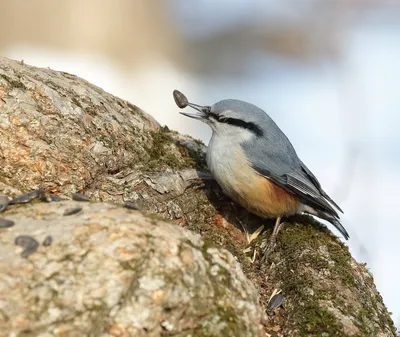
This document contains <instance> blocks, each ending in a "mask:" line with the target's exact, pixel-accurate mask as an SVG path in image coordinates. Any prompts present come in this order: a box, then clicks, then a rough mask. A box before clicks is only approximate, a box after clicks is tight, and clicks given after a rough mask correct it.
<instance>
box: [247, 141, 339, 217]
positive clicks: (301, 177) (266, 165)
mask: <svg viewBox="0 0 400 337" xmlns="http://www.w3.org/2000/svg"><path fill="white" fill-rule="evenodd" d="M282 137H283V138H280V139H276V140H278V141H275V142H271V139H270V140H266V139H260V138H258V139H257V141H250V142H246V143H243V144H242V147H243V149H244V152H245V154H246V156H247V159H248V160H249V162H250V164H251V165H252V167H253V168H254V170H256V171H257V172H258V173H259V174H261V175H263V176H265V177H266V178H268V179H270V180H271V181H273V182H274V183H275V184H277V185H278V186H280V187H282V188H283V189H284V190H286V191H288V192H290V193H292V194H294V195H295V196H296V197H297V198H298V199H299V200H300V201H301V202H303V203H304V204H306V205H309V206H311V207H313V208H315V209H319V210H322V211H325V212H328V213H329V214H331V215H333V216H335V217H338V214H337V212H336V211H335V209H334V208H333V207H332V206H331V205H330V204H329V202H332V204H333V205H335V206H336V204H335V203H334V202H333V201H332V199H331V198H329V196H327V194H326V193H325V192H324V191H323V190H322V188H321V185H320V183H319V182H318V180H317V178H316V177H315V176H314V175H313V174H312V173H311V171H310V170H309V169H308V168H307V167H306V166H305V165H304V164H303V162H302V161H301V160H300V159H299V158H298V157H297V154H296V151H295V150H294V148H293V146H292V144H291V143H290V142H289V140H287V138H286V136H284V135H283V134H282ZM267 142H268V143H267ZM328 201H329V202H328ZM338 209H339V210H340V208H339V207H338Z"/></svg>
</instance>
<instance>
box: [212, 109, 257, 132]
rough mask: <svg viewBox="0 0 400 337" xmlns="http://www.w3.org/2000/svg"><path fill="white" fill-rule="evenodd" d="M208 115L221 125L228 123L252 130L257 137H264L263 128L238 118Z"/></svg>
mask: <svg viewBox="0 0 400 337" xmlns="http://www.w3.org/2000/svg"><path fill="white" fill-rule="evenodd" d="M208 115H209V116H210V117H213V118H214V119H216V120H217V121H218V122H220V123H227V124H231V125H235V126H238V127H241V128H244V129H247V130H250V131H252V132H254V133H255V134H256V135H257V136H262V135H263V131H262V130H261V128H260V127H259V126H258V125H256V124H254V123H252V122H245V121H243V120H241V119H237V118H230V117H225V116H218V115H217V114H214V113H212V112H209V113H208Z"/></svg>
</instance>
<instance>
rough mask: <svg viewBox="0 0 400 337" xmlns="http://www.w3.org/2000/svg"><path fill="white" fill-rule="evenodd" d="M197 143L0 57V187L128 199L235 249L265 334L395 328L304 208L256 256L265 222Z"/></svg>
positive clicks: (87, 90)
mask: <svg viewBox="0 0 400 337" xmlns="http://www.w3.org/2000/svg"><path fill="white" fill-rule="evenodd" d="M171 99H172V93H171ZM204 154H205V146H204V145H203V144H202V143H201V142H199V141H197V140H194V139H191V138H189V137H186V136H182V135H180V134H178V133H176V132H173V131H170V130H168V129H167V128H165V127H164V128H163V127H160V126H159V125H158V123H157V122H156V121H154V119H153V118H152V117H150V116H149V115H147V114H146V113H144V112H143V111H142V110H140V109H139V108H138V107H136V106H134V105H132V104H130V103H128V102H126V101H124V100H121V99H119V98H116V97H114V96H112V95H110V94H108V93H106V92H104V91H103V90H101V89H100V88H98V87H95V86H93V85H92V84H90V83H88V82H86V81H84V80H82V79H80V78H78V77H76V76H74V75H70V74H67V73H63V72H57V71H53V70H50V69H39V68H35V67H31V66H27V65H24V64H22V63H19V62H15V61H11V60H8V59H4V58H0V194H5V195H8V196H10V197H13V196H16V195H17V194H20V193H22V192H28V191H29V190H30V189H34V188H43V189H44V190H45V191H46V193H47V194H48V195H60V196H65V197H69V196H70V195H71V194H72V193H74V192H81V193H85V194H87V195H88V196H90V198H91V200H93V201H103V202H104V201H112V202H115V203H123V202H127V201H129V202H133V203H135V204H136V205H137V207H138V208H139V209H140V210H142V211H144V212H147V213H150V214H157V215H159V216H160V217H162V218H163V219H166V220H170V221H171V222H173V223H175V224H176V225H177V226H181V227H185V228H187V229H189V230H191V231H194V232H196V233H199V234H200V235H201V236H202V238H203V240H204V242H205V243H204V244H205V245H207V246H209V245H212V246H216V247H221V246H222V247H224V248H226V249H227V250H229V251H230V252H231V253H232V254H233V255H234V256H236V258H237V259H238V261H239V262H240V264H241V266H242V268H243V270H244V272H245V274H246V275H247V277H248V278H249V279H250V280H251V281H252V282H253V284H254V285H255V286H256V287H257V289H258V291H259V294H260V303H261V306H262V307H263V309H264V318H263V329H264V330H265V332H267V333H268V334H270V335H274V334H275V335H277V336H318V337H320V336H362V337H364V336H395V334H396V332H395V328H394V325H393V322H392V320H391V318H390V315H389V313H388V311H387V309H386V307H385V305H384V304H383V301H382V298H381V296H380V295H379V293H378V292H377V290H376V288H375V285H374V281H373V278H372V275H371V274H370V273H369V272H368V270H367V269H366V267H365V265H362V264H359V263H357V262H356V261H355V260H354V259H353V258H352V257H351V255H350V254H349V251H348V249H347V247H346V246H345V245H343V244H342V243H341V242H340V241H339V239H337V238H336V237H335V236H334V235H332V234H331V233H330V232H329V230H327V229H326V228H325V227H324V226H323V225H321V224H319V223H317V222H316V221H314V220H312V219H311V218H309V217H306V216H302V217H296V218H293V219H290V221H289V222H290V223H289V224H287V225H286V226H285V227H284V229H283V230H282V231H281V232H280V233H279V235H278V240H277V247H276V249H275V251H274V252H273V253H272V254H271V255H270V257H269V260H268V261H267V262H266V263H264V264H263V263H261V255H262V251H263V249H264V246H265V243H266V241H267V239H268V237H269V235H270V233H271V228H272V222H269V221H265V220H262V219H260V218H257V217H255V216H252V215H249V214H248V213H247V212H246V211H245V210H243V209H242V208H240V207H239V206H238V205H236V204H235V203H233V202H232V201H231V200H230V199H229V198H227V197H226V196H225V195H224V194H223V193H222V191H221V190H220V188H219V187H218V185H217V184H216V183H215V181H214V180H213V179H212V178H211V176H210V175H209V174H208V173H207V168H206V164H205V158H204ZM49 207H50V206H49ZM11 211H12V210H7V211H6V213H5V217H7V212H11ZM18 212H25V208H24V207H22V208H18ZM26 212H28V209H26ZM261 225H264V228H265V231H263V232H262V233H261V234H260V235H258V236H257V237H255V238H252V239H251V240H248V237H247V235H246V232H249V233H252V232H254V230H255V229H257V228H259V227H260V226H261ZM1 230H2V229H0V231H1ZM1 235H2V232H0V237H1ZM249 241H251V242H249ZM229 282H235V280H230V281H229ZM274 289H281V290H282V292H281V294H282V295H283V298H284V302H283V306H279V307H277V308H274V309H273V310H267V304H268V301H269V298H270V296H271V294H272V292H273V290H274ZM177 296H178V295H177ZM280 296H281V295H280ZM0 300H1V299H0ZM270 305H271V303H270ZM0 317H1V316H0ZM255 324H256V323H255ZM254 331H256V330H254ZM195 335H196V334H194V335H193V336H195ZM21 336H22V335H21Z"/></svg>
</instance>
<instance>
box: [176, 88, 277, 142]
mask: <svg viewBox="0 0 400 337" xmlns="http://www.w3.org/2000/svg"><path fill="white" fill-rule="evenodd" d="M174 99H175V102H176V104H177V105H178V107H180V108H185V107H187V106H189V107H191V108H193V109H195V110H197V112H196V113H187V112H181V114H182V115H184V116H187V117H190V118H194V119H197V120H200V121H202V122H204V123H206V124H208V125H209V126H210V127H211V129H212V130H213V132H214V133H216V134H219V135H230V136H235V135H236V136H237V137H240V136H241V135H248V136H251V135H254V136H256V137H262V136H263V134H264V130H265V129H266V123H268V120H269V117H268V115H267V114H266V113H265V112H264V111H263V110H261V109H260V108H258V107H256V106H255V105H253V104H250V103H247V102H243V101H240V100H235V99H225V100H222V101H219V102H217V103H215V104H214V105H211V106H207V105H205V106H202V105H198V104H194V103H190V102H189V101H188V100H187V98H186V96H184V95H183V94H182V93H181V92H179V91H177V90H175V91H174Z"/></svg>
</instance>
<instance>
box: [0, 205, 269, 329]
mask: <svg viewBox="0 0 400 337" xmlns="http://www.w3.org/2000/svg"><path fill="white" fill-rule="evenodd" d="M72 207H80V208H82V210H81V211H80V212H78V213H77V214H74V215H69V216H65V215H63V214H64V212H65V210H67V209H70V208H72ZM7 217H8V218H10V219H12V220H13V221H15V223H16V225H15V227H13V228H12V229H11V230H9V231H7V232H3V233H1V234H0V244H1V246H0V256H1V259H0V299H1V300H0V336H9V335H11V332H13V333H14V335H15V336H25V337H26V336H32V337H33V336H57V335H62V336H77V337H78V336H79V337H82V336H89V335H90V336H137V337H140V336H182V337H183V336H188V335H192V336H198V335H202V336H233V335H235V334H236V333H237V334H238V335H240V336H257V335H258V333H259V332H261V330H260V327H261V325H260V318H261V317H262V314H261V308H260V306H259V304H258V294H257V291H256V288H255V287H254V285H253V284H252V283H251V282H250V281H249V280H248V279H246V277H245V276H244V274H243V271H242V269H241V268H240V265H239V263H238V262H237V261H236V260H235V258H234V257H233V256H232V255H231V254H230V253H229V252H228V251H226V250H222V249H218V248H214V247H211V246H207V245H205V244H204V242H203V241H202V239H201V237H200V236H199V235H197V234H194V233H191V232H189V231H187V230H185V229H183V228H180V227H178V226H175V225H171V224H167V223H165V222H161V221H159V220H156V219H151V218H149V217H145V216H143V215H141V214H140V212H138V211H130V210H127V209H124V208H122V207H118V206H117V205H111V204H106V203H83V202H80V203H78V202H74V201H63V202H60V203H56V202H52V203H49V204H46V203H40V204H35V205H31V206H26V207H23V211H22V212H21V209H14V210H11V211H9V212H8V214H7ZM19 235H30V236H32V237H33V238H35V239H36V240H37V241H38V242H43V240H44V239H45V237H46V236H48V235H51V237H52V238H53V243H52V245H51V246H48V247H44V246H42V247H40V248H39V249H38V250H37V251H36V252H35V253H33V254H32V255H30V256H29V258H28V259H24V258H21V256H20V255H19V254H18V250H21V249H16V246H15V245H14V239H15V237H17V236H19Z"/></svg>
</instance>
